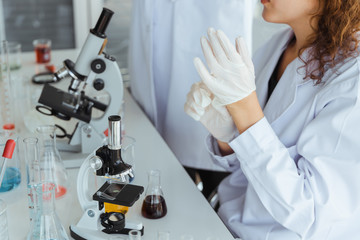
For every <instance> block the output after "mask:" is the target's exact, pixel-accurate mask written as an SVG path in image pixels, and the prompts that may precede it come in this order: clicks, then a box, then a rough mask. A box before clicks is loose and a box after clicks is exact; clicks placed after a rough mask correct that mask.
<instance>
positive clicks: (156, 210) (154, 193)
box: [141, 170, 167, 219]
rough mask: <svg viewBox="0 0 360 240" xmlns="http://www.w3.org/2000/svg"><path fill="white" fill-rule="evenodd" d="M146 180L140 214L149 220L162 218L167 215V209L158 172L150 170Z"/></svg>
mask: <svg viewBox="0 0 360 240" xmlns="http://www.w3.org/2000/svg"><path fill="white" fill-rule="evenodd" d="M148 179H149V182H148V186H147V188H146V192H145V199H144V201H143V205H142V208H141V213H142V215H143V216H144V217H146V218H150V219H156V218H162V217H163V216H165V215H166V213H167V207H166V202H165V198H164V194H163V191H162V189H161V184H160V171H159V170H150V171H149V172H148Z"/></svg>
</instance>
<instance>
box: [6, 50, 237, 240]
mask: <svg viewBox="0 0 360 240" xmlns="http://www.w3.org/2000/svg"><path fill="white" fill-rule="evenodd" d="M79 52H80V51H79V50H76V49H68V50H57V51H54V50H53V51H52V63H53V64H54V65H55V66H56V67H57V68H59V67H61V66H62V62H63V61H64V60H65V59H71V60H72V61H74V62H75V61H76V58H77V55H78V53H79ZM41 67H43V66H40V65H36V64H35V54H34V53H33V52H26V53H23V54H22V67H21V68H20V69H19V70H17V72H14V73H13V76H15V78H14V79H13V81H14V80H15V81H19V83H20V85H21V87H22V88H23V89H22V91H24V89H25V90H26V91H29V89H30V90H31V92H30V94H28V95H26V94H25V95H21V93H20V95H19V96H23V98H21V97H19V99H17V101H20V104H21V105H22V107H23V106H24V105H26V104H25V102H29V101H31V99H33V100H34V99H35V100H36V98H37V97H38V95H39V93H40V92H41V89H42V86H41V85H34V84H32V83H31V82H30V79H31V77H32V76H33V74H35V73H38V72H39V71H41ZM16 78H18V80H16ZM62 81H66V80H62ZM105 82H106V79H105ZM63 84H64V83H63ZM65 84H67V85H69V83H65ZM20 85H19V84H18V86H20ZM15 86H16V84H15ZM21 87H19V88H21ZM24 96H28V97H24ZM29 97H30V98H31V99H27V98H29ZM24 101H25V102H24ZM22 102H23V103H24V104H23V103H22ZM124 104H125V107H124V124H125V132H126V135H129V136H131V137H133V138H135V139H136V145H135V166H136V176H135V179H134V181H133V183H134V184H137V185H142V186H144V188H146V186H147V171H148V170H150V169H159V170H160V171H161V186H162V189H163V193H164V198H165V200H166V204H167V208H168V212H167V215H166V216H165V217H163V218H160V219H156V220H153V219H146V218H144V217H142V215H141V206H142V201H143V199H144V193H143V194H142V195H141V196H140V199H139V200H138V201H137V202H136V203H135V204H134V205H133V206H132V207H131V208H130V209H129V212H128V213H127V214H126V219H134V220H138V221H141V222H142V223H143V225H144V235H143V237H142V239H144V240H156V239H157V233H158V231H168V232H170V239H171V240H178V239H180V237H181V236H182V235H185V234H190V235H192V236H193V237H194V240H206V239H207V238H209V239H210V237H216V238H218V239H220V240H230V239H234V238H233V236H232V235H231V233H230V232H229V230H228V229H227V228H226V226H225V225H224V224H223V222H222V221H221V219H220V218H219V217H218V215H217V214H216V212H215V211H214V210H213V209H212V207H211V206H210V205H209V204H208V202H207V200H206V199H205V198H204V197H203V195H202V194H201V192H200V191H199V190H198V189H197V188H196V186H195V184H194V183H193V182H192V180H191V179H190V178H189V176H188V175H187V173H186V171H185V170H184V168H183V167H182V166H181V164H180V163H179V161H178V160H177V159H176V157H175V156H174V154H173V153H172V152H171V150H170V149H169V147H168V146H167V145H166V143H165V142H164V140H163V139H162V138H161V136H160V135H159V134H158V132H157V131H156V129H155V128H154V126H153V125H152V124H151V122H150V121H149V120H148V119H147V117H146V115H145V114H144V113H143V112H142V110H141V109H140V108H139V106H138V105H137V104H136V102H135V101H134V100H133V99H132V97H131V95H130V94H129V92H128V91H127V90H125V91H124ZM28 106H31V105H29V104H28ZM23 114H26V113H23ZM20 129H21V131H20V134H19V137H20V139H21V138H22V137H24V136H26V135H29V133H28V132H27V133H25V132H26V130H25V129H26V128H25V127H24V126H22V128H21V127H20ZM23 133H24V134H23ZM30 135H31V134H30ZM184 150H186V149H184ZM20 153H21V151H20ZM20 155H21V154H20ZM76 157H78V156H76V154H74V158H76ZM21 160H22V168H21V171H22V182H21V184H20V186H19V187H18V188H16V189H14V190H12V191H9V192H6V193H0V198H1V199H3V200H5V201H6V203H7V205H8V208H7V217H8V225H9V235H10V240H18V239H25V238H26V236H27V233H28V232H29V228H30V226H29V223H30V222H29V212H28V200H27V194H26V183H25V179H26V173H25V166H24V160H23V156H21ZM67 170H68V174H69V180H70V187H69V189H68V192H67V194H66V195H65V196H64V197H63V198H61V199H57V200H56V212H57V214H58V216H59V218H60V220H61V223H62V224H63V226H64V227H65V229H66V230H67V232H68V234H69V226H70V225H71V224H76V223H77V222H78V221H79V219H80V217H81V216H82V214H83V211H82V209H81V207H80V204H79V201H78V198H77V192H76V178H77V174H78V171H79V168H69V169H67ZM121 236H122V237H124V238H125V239H127V236H125V235H121ZM69 237H70V234H69ZM109 237H110V236H109ZM70 239H71V237H70Z"/></svg>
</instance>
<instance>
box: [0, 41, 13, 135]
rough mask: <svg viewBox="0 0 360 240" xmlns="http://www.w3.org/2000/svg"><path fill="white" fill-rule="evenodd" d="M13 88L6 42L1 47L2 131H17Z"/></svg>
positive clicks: (0, 106) (0, 114)
mask: <svg viewBox="0 0 360 240" xmlns="http://www.w3.org/2000/svg"><path fill="white" fill-rule="evenodd" d="M12 98H13V92H12V88H11V77H10V66H9V49H8V42H7V41H6V40H4V41H2V42H1V45H0V126H1V128H0V129H7V130H12V129H15V119H14V112H13V107H12V106H13V104H12V103H13V99H12Z"/></svg>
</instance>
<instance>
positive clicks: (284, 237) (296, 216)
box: [207, 29, 360, 240]
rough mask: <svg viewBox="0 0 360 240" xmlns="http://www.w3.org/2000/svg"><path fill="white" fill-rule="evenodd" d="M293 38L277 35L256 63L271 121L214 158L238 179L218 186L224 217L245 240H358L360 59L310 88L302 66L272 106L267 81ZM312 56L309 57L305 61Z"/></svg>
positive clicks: (292, 70) (288, 76)
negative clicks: (231, 150) (268, 96)
mask: <svg viewBox="0 0 360 240" xmlns="http://www.w3.org/2000/svg"><path fill="white" fill-rule="evenodd" d="M292 36H293V32H292V30H290V29H287V30H283V31H282V32H280V33H279V34H276V35H275V36H274V37H273V38H272V39H271V40H270V41H269V42H268V43H267V44H265V45H264V47H263V48H262V49H260V50H259V51H258V54H256V55H255V57H254V65H255V71H256V86H257V90H256V92H257V95H258V98H259V102H260V104H261V106H262V108H263V111H264V114H265V117H264V118H263V119H261V120H260V121H259V122H257V123H256V124H254V125H253V126H251V127H250V128H249V129H248V130H247V131H245V132H244V133H242V134H241V135H239V136H238V137H236V138H235V139H234V140H233V141H231V142H230V146H231V147H232V149H233V150H234V152H235V153H234V154H232V155H229V156H226V157H220V156H219V155H216V151H217V145H216V141H214V139H213V138H212V137H209V138H208V139H207V144H208V147H209V150H210V152H212V154H214V155H213V156H214V158H216V159H217V160H218V162H219V163H220V164H222V166H224V167H226V168H227V169H229V170H231V171H233V173H232V174H231V175H230V176H229V177H227V178H226V179H224V181H223V182H222V183H221V184H220V186H219V189H218V193H219V196H220V202H221V206H220V208H219V212H218V213H219V215H220V217H221V218H222V219H223V221H224V222H225V224H226V225H227V226H228V227H229V228H230V229H231V230H232V231H233V232H234V233H235V234H236V235H238V236H240V237H241V238H242V239H244V240H248V239H250V240H257V239H259V240H270V239H271V240H273V239H274V240H292V239H314V240H322V239H327V240H339V239H346V240H349V239H360V125H359V124H360V85H359V78H360V71H359V69H360V57H357V58H356V59H354V58H352V59H347V60H346V61H345V62H343V63H341V64H339V66H337V68H336V71H337V74H336V73H334V72H333V70H331V69H330V70H327V71H326V74H325V76H324V77H323V81H324V84H320V85H314V84H313V82H312V80H310V81H309V80H308V81H304V80H303V77H304V69H303V68H299V67H301V66H302V65H303V63H302V61H301V60H300V59H299V58H297V59H295V60H294V61H292V62H291V63H290V64H289V65H288V66H287V68H286V70H285V72H284V73H283V75H282V77H281V79H280V81H279V82H278V84H277V86H276V88H275V90H274V92H273V93H272V95H271V97H270V99H269V101H268V102H267V103H266V97H267V89H268V81H269V79H270V76H271V74H272V72H273V70H274V68H275V66H276V64H277V62H278V59H279V57H280V56H281V54H282V52H283V51H284V49H285V47H286V45H287V42H288V41H289V39H290V38H291V37H292ZM307 54H308V51H306V52H304V55H303V57H304V58H305V59H306V57H307Z"/></svg>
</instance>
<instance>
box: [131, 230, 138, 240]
mask: <svg viewBox="0 0 360 240" xmlns="http://www.w3.org/2000/svg"><path fill="white" fill-rule="evenodd" d="M129 240H141V232H140V231H139V230H130V231H129Z"/></svg>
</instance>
